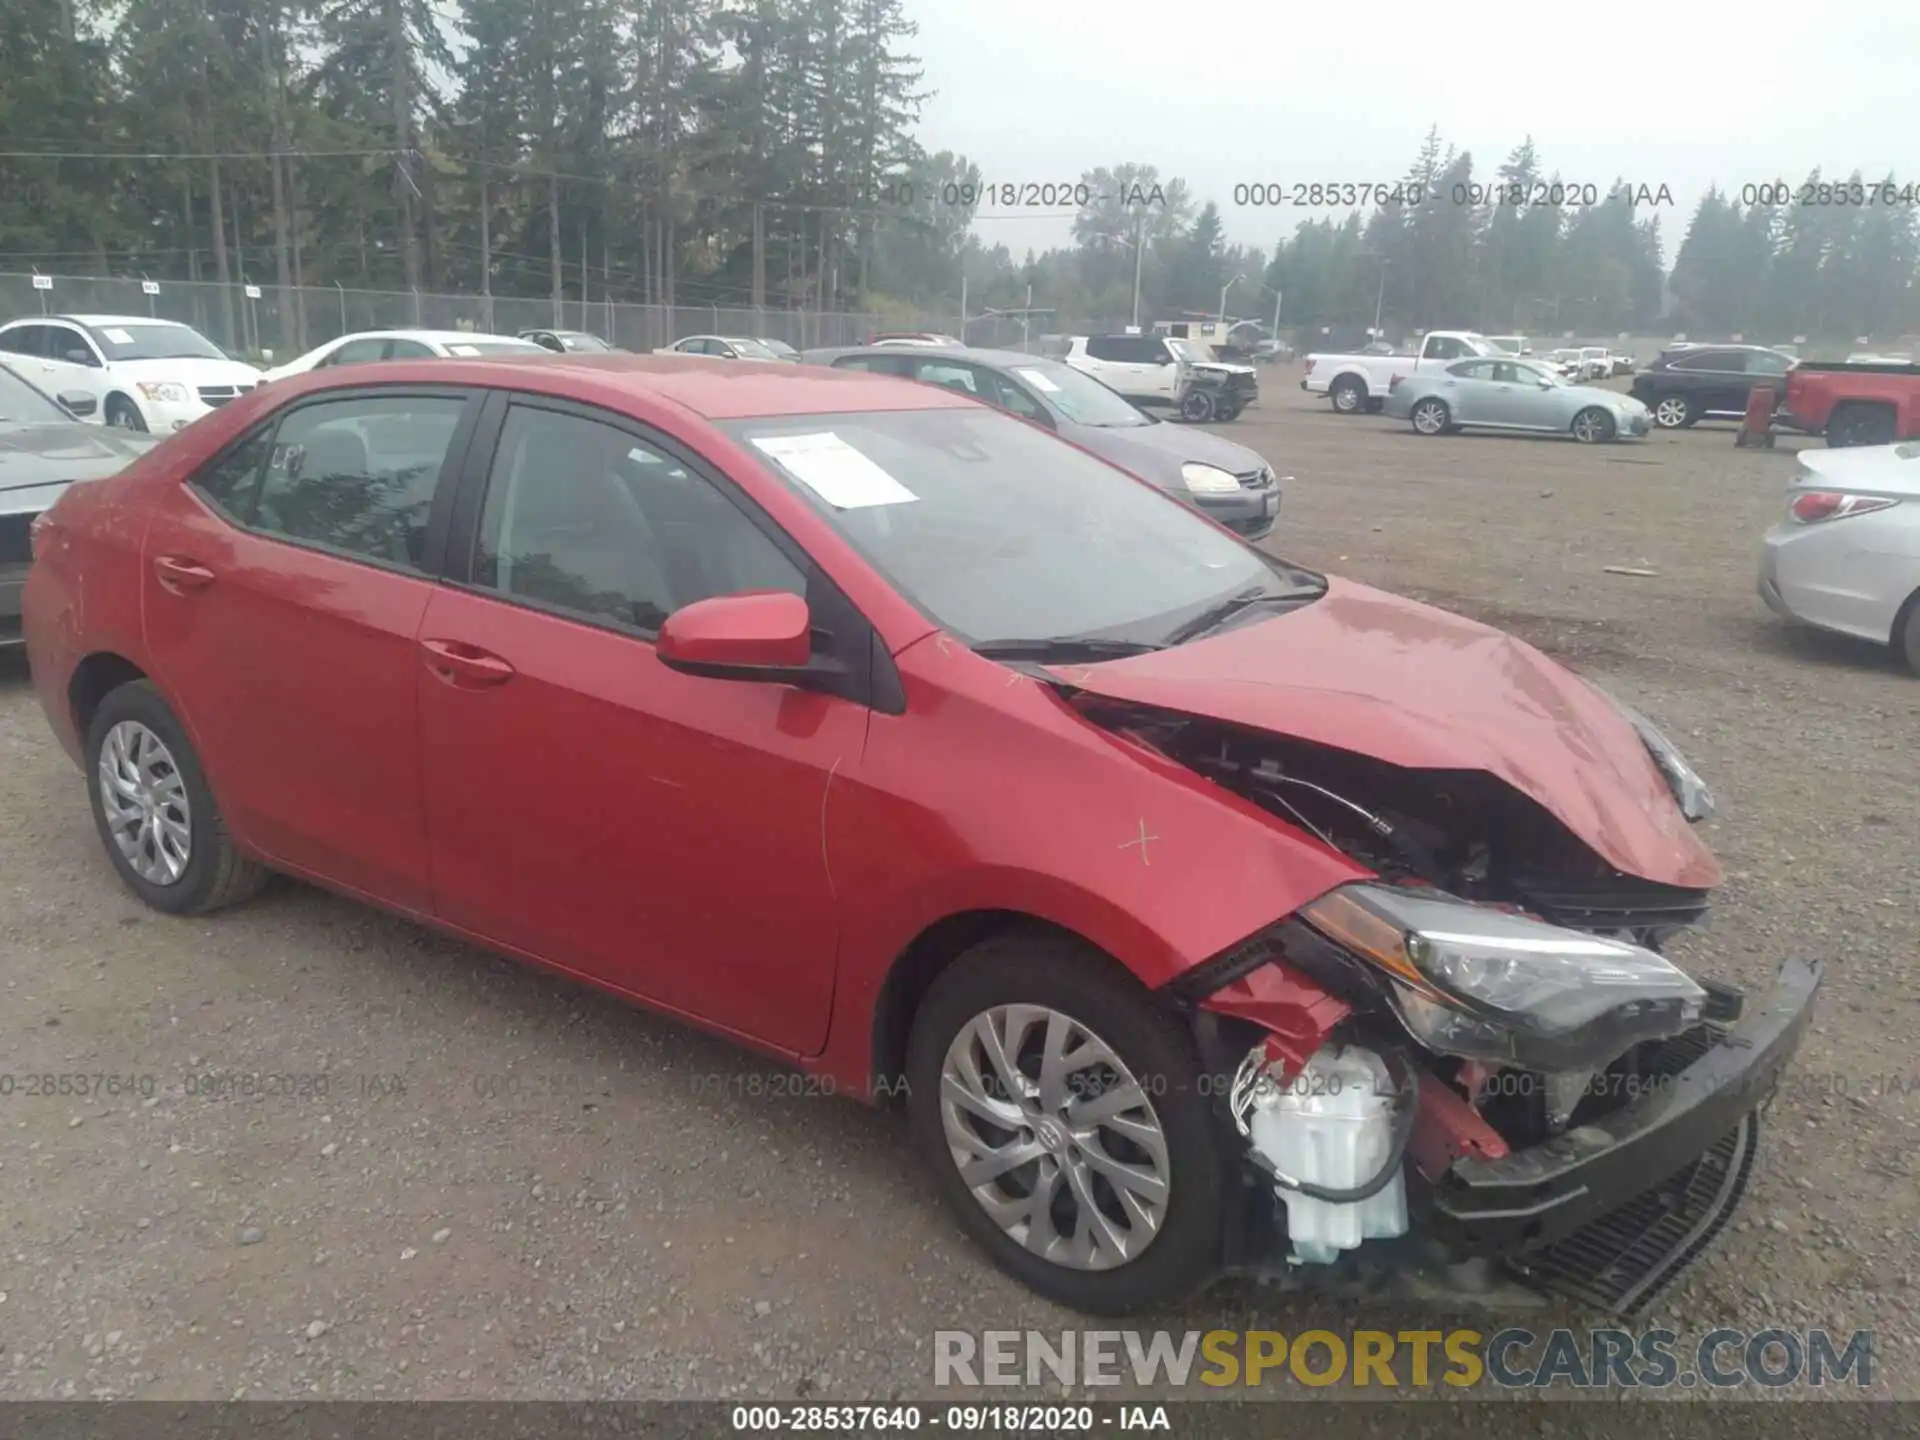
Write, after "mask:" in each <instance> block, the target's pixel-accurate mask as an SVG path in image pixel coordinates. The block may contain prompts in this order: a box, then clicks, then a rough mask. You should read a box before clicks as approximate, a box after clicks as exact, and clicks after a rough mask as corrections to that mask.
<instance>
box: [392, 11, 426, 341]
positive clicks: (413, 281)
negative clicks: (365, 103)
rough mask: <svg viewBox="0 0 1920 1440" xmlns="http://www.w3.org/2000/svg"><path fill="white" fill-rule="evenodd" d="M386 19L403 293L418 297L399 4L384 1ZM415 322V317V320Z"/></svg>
mask: <svg viewBox="0 0 1920 1440" xmlns="http://www.w3.org/2000/svg"><path fill="white" fill-rule="evenodd" d="M384 3H385V8H386V18H387V45H388V48H389V49H390V50H391V51H392V54H393V75H392V87H393V146H394V150H395V152H396V153H395V156H394V163H395V164H396V165H398V166H399V167H400V180H401V184H400V187H399V189H400V261H401V264H402V265H403V266H404V268H405V270H406V276H407V289H409V290H411V291H413V292H414V293H415V294H416V295H417V294H419V293H420V247H419V242H418V237H416V236H415V234H414V220H413V197H414V193H415V189H416V187H415V185H414V183H413V173H412V166H411V164H410V161H411V159H412V156H413V136H412V133H411V132H412V129H413V97H412V94H411V91H410V88H409V87H410V84H411V80H412V77H411V76H410V75H409V74H408V70H409V68H410V67H409V66H408V64H407V14H406V11H405V10H404V9H402V8H401V0H384ZM415 318H416V319H417V318H418V317H417V316H416V317H415Z"/></svg>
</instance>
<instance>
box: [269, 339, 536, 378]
mask: <svg viewBox="0 0 1920 1440" xmlns="http://www.w3.org/2000/svg"><path fill="white" fill-rule="evenodd" d="M549 353H551V352H549V351H548V350H547V349H546V348H545V347H544V346H540V345H536V344H534V343H533V341H531V340H521V339H518V338H516V337H515V336H512V335H485V334H481V333H479V332H476V331H472V330H362V331H360V332H359V333H358V334H355V335H342V336H340V337H339V338H338V339H337V340H329V341H327V343H326V344H324V345H316V346H315V347H314V348H313V349H311V350H309V351H308V352H307V353H306V354H304V355H302V356H301V357H300V358H299V359H298V360H289V361H288V362H287V363H286V364H284V365H280V366H277V367H275V368H274V369H272V370H269V371H267V373H266V374H265V375H263V376H261V377H260V378H261V382H262V383H263V384H264V383H265V382H267V381H270V380H284V379H286V378H287V377H288V376H289V375H304V374H306V373H307V371H309V370H318V369H320V368H321V367H322V366H324V365H365V364H367V363H369V362H371V361H374V360H425V359H428V358H430V357H432V356H436V355H437V356H440V357H443V358H445V357H458V358H461V359H467V360H471V359H473V358H474V357H475V356H477V355H506V354H514V355H546V354H549Z"/></svg>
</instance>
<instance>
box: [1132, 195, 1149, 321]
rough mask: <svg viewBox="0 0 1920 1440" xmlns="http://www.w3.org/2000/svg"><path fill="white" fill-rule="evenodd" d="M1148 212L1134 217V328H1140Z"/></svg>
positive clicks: (1139, 213)
mask: <svg viewBox="0 0 1920 1440" xmlns="http://www.w3.org/2000/svg"><path fill="white" fill-rule="evenodd" d="M1146 223H1147V212H1146V210H1145V208H1144V207H1143V208H1142V209H1141V210H1140V211H1139V212H1138V213H1137V214H1135V216H1134V217H1133V328H1134V329H1135V330H1138V329H1139V328H1140V266H1141V262H1142V261H1143V260H1145V258H1146V254H1147V237H1146Z"/></svg>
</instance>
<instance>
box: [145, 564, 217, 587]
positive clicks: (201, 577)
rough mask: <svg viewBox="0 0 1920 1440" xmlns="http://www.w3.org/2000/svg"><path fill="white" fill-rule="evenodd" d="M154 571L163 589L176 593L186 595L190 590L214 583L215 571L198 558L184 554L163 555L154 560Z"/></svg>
mask: <svg viewBox="0 0 1920 1440" xmlns="http://www.w3.org/2000/svg"><path fill="white" fill-rule="evenodd" d="M153 573H154V574H155V575H156V576H157V577H159V580H160V585H161V588H162V589H165V590H169V591H171V592H172V593H173V594H175V595H185V594H186V593H187V592H188V591H189V590H204V589H206V588H207V586H209V585H211V584H212V583H213V571H211V570H209V569H208V568H207V567H206V566H204V565H202V564H201V563H200V562H199V561H198V560H189V559H187V558H186V557H185V556H182V555H161V556H159V557H158V558H156V559H155V560H154V562H153Z"/></svg>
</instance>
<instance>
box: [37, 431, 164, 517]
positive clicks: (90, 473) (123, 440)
mask: <svg viewBox="0 0 1920 1440" xmlns="http://www.w3.org/2000/svg"><path fill="white" fill-rule="evenodd" d="M158 443H159V442H158V440H157V439H156V438H155V437H152V436H148V435H140V434H136V433H133V432H130V431H124V430H114V429H110V428H108V427H106V426H102V425H82V424H81V423H80V422H79V421H77V420H75V421H72V422H66V421H59V420H50V421H48V422H46V423H45V424H32V425H8V424H0V511H9V512H11V511H15V510H18V509H19V508H21V501H22V500H23V499H35V500H37V499H38V497H37V496H28V495H27V493H26V492H28V491H38V490H41V489H44V488H46V487H49V486H51V487H54V488H55V489H56V490H58V489H62V488H64V487H66V486H67V485H70V484H72V483H73V482H74V481H76V480H101V479H104V478H105V477H107V476H108V475H114V474H118V473H119V472H120V471H121V470H124V469H125V468H126V467H127V466H128V465H131V464H132V463H133V462H134V460H135V459H137V458H138V457H139V456H141V455H143V454H145V453H146V452H147V451H148V450H151V449H152V448H153V447H154V446H155V445H156V444H158ZM45 503H51V502H50V501H48V502H45ZM31 508H34V509H43V508H45V505H44V503H42V504H35V505H33V506H32V507H31Z"/></svg>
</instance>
